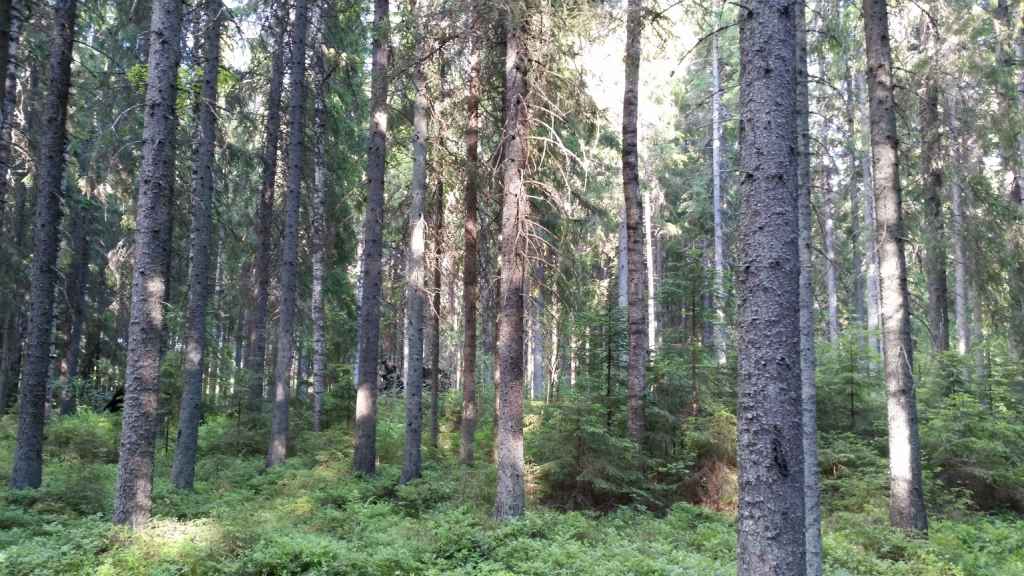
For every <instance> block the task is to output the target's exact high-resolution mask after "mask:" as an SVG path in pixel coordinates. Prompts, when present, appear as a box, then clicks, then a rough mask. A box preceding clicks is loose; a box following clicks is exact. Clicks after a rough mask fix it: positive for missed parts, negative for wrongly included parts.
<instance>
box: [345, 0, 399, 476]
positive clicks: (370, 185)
mask: <svg viewBox="0 0 1024 576" xmlns="http://www.w3.org/2000/svg"><path fill="white" fill-rule="evenodd" d="M388 11H389V5H388V0H374V16H373V65H372V67H371V70H370V76H371V86H370V114H371V116H370V145H369V150H368V152H367V158H366V179H367V198H366V215H365V219H364V220H363V261H362V272H363V294H362V300H361V302H360V306H359V359H358V364H359V366H358V370H359V381H358V382H357V383H356V384H357V390H356V433H355V456H354V457H353V459H352V467H353V468H354V469H355V471H356V472H361V473H363V474H373V473H375V472H376V470H377V355H378V343H379V340H380V298H381V255H382V249H383V246H382V243H383V226H384V221H383V219H384V172H385V166H384V163H385V159H386V157H387V130H388V103H387V99H388V61H389V60H390V59H391V50H390V39H389V34H390V25H389V20H388Z"/></svg>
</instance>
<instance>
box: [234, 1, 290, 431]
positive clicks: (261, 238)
mask: <svg viewBox="0 0 1024 576" xmlns="http://www.w3.org/2000/svg"><path fill="white" fill-rule="evenodd" d="M273 11H274V13H273V16H272V18H273V21H272V22H271V29H272V31H273V32H272V33H273V36H274V47H273V50H272V51H271V57H270V87H269V89H268V93H267V103H266V109H267V119H266V124H265V125H264V129H263V151H262V153H261V157H260V164H261V168H260V169H261V175H260V203H259V206H258V208H257V209H256V239H257V240H256V241H257V245H256V282H255V284H256V297H255V302H253V311H252V337H251V342H250V343H249V351H248V352H249V357H248V358H246V361H245V368H246V372H247V377H248V388H249V398H248V409H249V411H250V412H259V411H260V406H261V405H262V404H263V388H264V382H263V380H264V378H265V377H266V371H267V369H266V366H267V314H268V309H269V307H270V273H271V271H270V266H271V252H272V250H273V247H272V245H273V234H274V187H275V184H276V182H277V148H278V144H279V142H280V140H281V92H282V90H283V86H284V53H285V49H284V46H285V34H286V33H287V30H286V28H287V21H288V4H287V2H285V1H284V0H276V2H275V6H274V7H273Z"/></svg>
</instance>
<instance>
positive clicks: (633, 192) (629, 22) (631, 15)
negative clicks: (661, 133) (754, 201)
mask: <svg viewBox="0 0 1024 576" xmlns="http://www.w3.org/2000/svg"><path fill="white" fill-rule="evenodd" d="M626 11H627V13H626V82H625V94H624V96H623V100H622V191H623V195H624V198H625V202H626V242H627V247H628V252H629V256H628V259H629V314H628V318H629V319H628V324H629V370H628V371H629V380H628V396H629V417H628V420H627V423H628V428H629V436H630V438H632V439H633V441H634V442H636V443H637V444H639V443H641V442H642V441H643V434H644V404H643V403H644V394H645V392H646V391H647V375H646V373H647V355H648V346H649V343H648V341H647V338H648V332H647V329H648V326H647V261H646V259H645V257H644V256H645V254H644V244H645V241H644V240H645V238H644V236H645V234H644V222H643V213H644V208H643V199H642V197H641V196H640V171H639V167H638V161H639V160H638V154H637V126H636V124H637V100H638V92H639V83H640V33H641V30H642V23H641V21H640V16H641V11H642V6H641V0H629V3H628V6H627V8H626Z"/></svg>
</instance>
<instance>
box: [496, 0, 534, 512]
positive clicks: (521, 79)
mask: <svg viewBox="0 0 1024 576" xmlns="http://www.w3.org/2000/svg"><path fill="white" fill-rule="evenodd" d="M527 4H528V2H526V1H525V0H518V1H516V2H513V3H512V4H511V6H510V11H509V15H508V22H507V23H506V33H507V35H506V46H507V52H506V59H505V110H506V121H505V129H504V134H503V137H502V139H503V145H504V150H503V157H502V168H501V172H502V180H503V182H504V184H503V188H504V202H503V207H502V225H501V263H502V266H501V317H500V319H499V324H498V356H499V358H500V362H501V374H500V377H499V379H498V396H499V398H500V400H499V401H498V436H497V467H498V486H497V494H496V497H495V502H494V515H495V517H496V518H498V519H499V520H508V519H512V518H517V517H519V516H522V514H523V512H524V511H525V509H526V484H525V482H526V477H525V471H524V466H525V462H524V456H523V360H524V358H523V301H524V288H525V286H526V282H525V280H526V238H527V235H528V234H529V232H530V231H529V230H528V226H529V220H530V201H529V198H528V196H527V189H526V183H525V172H526V169H527V166H528V156H529V147H528V143H527V137H528V135H529V132H530V130H529V126H530V118H529V105H528V101H529V86H530V85H529V72H530V68H529V66H530V57H529V48H528V44H527V39H528V38H529V22H528V18H529V16H530V11H529V9H528V8H527Z"/></svg>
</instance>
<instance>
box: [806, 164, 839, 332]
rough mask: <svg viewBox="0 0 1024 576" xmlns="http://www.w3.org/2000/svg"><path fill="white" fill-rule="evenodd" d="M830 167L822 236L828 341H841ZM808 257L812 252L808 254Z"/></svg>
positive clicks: (824, 182) (825, 175)
mask: <svg viewBox="0 0 1024 576" xmlns="http://www.w3.org/2000/svg"><path fill="white" fill-rule="evenodd" d="M830 172H831V171H830V170H829V169H828V168H823V169H822V171H821V181H822V186H823V187H824V188H825V206H824V212H825V223H824V226H823V227H822V228H823V230H822V236H824V243H825V294H826V296H827V297H828V341H829V342H832V343H835V342H838V341H839V266H838V264H837V263H836V248H835V244H836V242H835V222H836V220H835V213H836V191H835V188H834V187H833V186H832V175H831V173H830ZM807 257H808V259H809V258H810V257H811V254H810V253H808V254H807Z"/></svg>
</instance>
